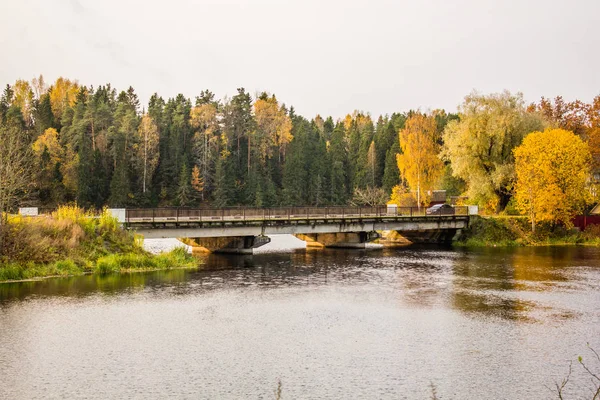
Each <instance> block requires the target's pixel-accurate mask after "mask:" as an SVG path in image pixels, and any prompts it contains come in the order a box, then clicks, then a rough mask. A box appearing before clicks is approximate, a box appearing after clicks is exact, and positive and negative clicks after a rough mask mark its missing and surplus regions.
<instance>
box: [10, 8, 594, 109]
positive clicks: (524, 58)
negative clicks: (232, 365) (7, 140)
mask: <svg viewBox="0 0 600 400" xmlns="http://www.w3.org/2000/svg"><path fill="white" fill-rule="evenodd" d="M599 27H600V1H598V0H570V1H562V0H561V1H558V0H555V1H553V0H519V1H516V0H496V1H491V0H412V1H405V0H396V1H385V0H369V1H365V0H363V1H353V0H346V1H342V0H278V1H275V0H273V1H265V0H260V1H258V0H253V1H250V0H247V1H243V0H238V1H232V0H221V1H218V0H214V1H206V0H199V1H192V0H170V1H164V0H162V1H151V0H140V1H130V0H102V1H97V0H53V1H49V0H19V1H12V0H0V51H1V53H0V54H2V57H1V58H0V84H1V85H2V86H4V85H6V84H7V83H10V84H12V83H13V82H14V81H15V80H17V79H27V80H30V79H31V78H33V77H34V76H38V75H39V74H43V75H44V78H45V79H46V81H47V82H51V81H54V80H55V79H56V78H58V77H59V76H63V77H66V78H70V79H76V80H78V81H79V83H81V84H84V85H94V86H98V85H100V84H105V83H108V82H110V83H111V84H112V85H113V87H116V88H117V89H119V90H124V89H127V88H128V87H129V86H133V87H134V89H135V90H136V92H137V93H138V95H139V96H140V100H141V101H142V103H146V102H147V101H148V99H149V97H150V96H151V94H152V93H154V92H158V93H159V94H160V95H161V96H163V97H164V98H168V97H173V96H175V95H177V94H178V93H183V94H184V95H185V96H186V97H190V98H192V99H193V98H194V97H195V96H196V95H198V94H199V93H200V92H201V91H202V90H204V89H210V90H211V91H212V92H214V93H215V94H216V96H217V97H218V98H223V97H225V96H229V97H231V96H233V95H235V93H236V89H237V88H239V87H244V88H245V89H246V90H247V91H249V92H250V93H251V94H256V93H260V92H262V91H267V92H269V93H274V94H275V95H276V96H277V98H278V99H279V100H280V101H282V102H284V103H285V104H286V105H288V106H290V105H292V106H294V107H295V109H296V112H297V113H299V114H302V115H304V116H306V117H309V118H312V117H314V116H315V115H316V114H321V115H332V116H334V117H336V118H338V117H343V116H344V115H345V114H347V113H351V112H352V111H353V110H360V111H363V112H369V113H371V115H374V116H376V115H379V114H386V113H389V114H391V113H392V112H397V111H407V110H409V109H417V108H419V109H421V110H424V111H427V110H432V109H436V108H444V109H446V110H447V111H449V112H453V111H455V110H456V109H457V106H458V105H459V104H460V103H461V102H462V100H463V99H464V96H465V95H467V94H468V93H470V92H471V91H473V90H477V91H479V92H481V93H492V92H500V91H502V90H505V89H506V90H510V91H511V92H519V91H520V92H523V94H524V96H525V99H526V101H528V102H531V101H537V100H539V99H540V97H541V96H545V97H555V96H558V95H562V96H563V97H564V98H565V99H567V100H572V99H575V98H578V99H581V100H583V101H586V102H590V101H591V100H592V99H593V98H594V97H595V96H597V95H600V29H599Z"/></svg>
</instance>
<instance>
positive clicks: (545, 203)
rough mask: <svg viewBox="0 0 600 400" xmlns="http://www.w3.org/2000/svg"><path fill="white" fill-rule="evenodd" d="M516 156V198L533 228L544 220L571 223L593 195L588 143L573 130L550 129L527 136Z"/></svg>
mask: <svg viewBox="0 0 600 400" xmlns="http://www.w3.org/2000/svg"><path fill="white" fill-rule="evenodd" d="M514 155H515V163H516V175H517V180H516V184H515V196H516V201H517V204H518V207H519V209H520V210H521V211H522V212H523V213H524V214H526V215H528V216H529V218H530V221H531V229H532V230H533V231H535V226H536V223H538V222H541V221H548V222H551V223H562V224H564V225H566V226H570V224H571V219H572V218H573V217H574V216H575V215H576V214H578V213H580V212H581V211H582V210H583V207H584V206H585V203H586V200H588V198H589V191H588V190H586V182H587V180H588V178H589V165H590V161H591V155H590V151H589V147H588V145H587V144H586V143H584V141H583V140H582V139H581V138H579V137H578V136H576V135H575V134H574V133H573V132H569V131H565V130H563V129H547V130H545V131H544V132H533V133H531V134H529V135H528V136H527V137H525V139H524V140H523V144H521V145H520V146H519V147H517V148H516V149H515V150H514Z"/></svg>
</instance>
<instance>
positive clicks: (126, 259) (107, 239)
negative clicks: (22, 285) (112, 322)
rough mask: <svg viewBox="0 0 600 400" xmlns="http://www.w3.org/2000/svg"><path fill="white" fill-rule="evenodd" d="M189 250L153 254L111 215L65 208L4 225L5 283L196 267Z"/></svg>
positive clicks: (0, 261) (0, 254) (1, 259)
mask: <svg viewBox="0 0 600 400" xmlns="http://www.w3.org/2000/svg"><path fill="white" fill-rule="evenodd" d="M197 265H198V263H197V260H196V259H194V258H193V257H192V256H191V255H189V254H187V253H186V252H185V250H184V249H183V248H179V249H175V250H173V251H171V252H169V253H163V254H159V255H152V254H150V253H148V252H146V251H145V250H144V249H143V248H142V246H141V240H140V239H139V238H136V237H134V235H133V234H132V233H131V232H128V231H125V230H123V229H121V228H120V227H119V224H118V222H117V220H116V219H115V218H114V217H112V216H111V215H110V214H108V213H107V212H104V213H102V214H101V215H100V216H93V215H92V214H89V213H86V212H84V211H83V210H81V209H79V208H77V207H62V208H60V209H59V210H58V211H56V212H55V213H53V214H52V215H51V216H40V217H22V216H10V217H9V218H8V223H7V224H5V225H3V226H2V242H1V247H0V282H2V281H10V280H23V279H32V278H39V277H49V276H69V275H80V274H84V273H99V274H107V273H117V272H133V271H144V270H156V269H170V268H193V267H196V266H197Z"/></svg>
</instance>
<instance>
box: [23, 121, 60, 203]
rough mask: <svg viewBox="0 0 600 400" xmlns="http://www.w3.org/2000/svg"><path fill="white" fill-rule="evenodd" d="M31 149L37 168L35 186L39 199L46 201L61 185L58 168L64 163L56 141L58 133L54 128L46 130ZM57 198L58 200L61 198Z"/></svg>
mask: <svg viewBox="0 0 600 400" xmlns="http://www.w3.org/2000/svg"><path fill="white" fill-rule="evenodd" d="M31 147H32V150H33V155H34V160H35V163H36V165H37V166H38V168H37V171H38V173H37V176H36V178H37V179H35V186H36V188H37V189H38V190H39V196H40V199H41V200H42V201H44V200H48V199H50V198H51V197H53V196H52V193H51V192H52V191H53V190H56V189H58V187H59V186H60V185H62V174H60V166H61V165H62V164H63V163H64V162H65V160H64V153H65V151H64V149H63V148H62V146H61V145H60V143H59V141H58V132H56V129H54V128H48V129H46V131H45V132H44V133H43V134H42V135H40V136H39V137H38V138H37V139H36V141H35V142H34V143H33V145H32V146H31ZM57 179H58V180H57ZM61 191H62V190H61ZM57 197H58V198H59V199H60V198H61V197H62V196H61V195H59V196H57Z"/></svg>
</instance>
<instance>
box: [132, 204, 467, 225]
mask: <svg viewBox="0 0 600 400" xmlns="http://www.w3.org/2000/svg"><path fill="white" fill-rule="evenodd" d="M453 215H457V216H466V215H468V207H466V206H456V207H452V208H451V209H448V208H446V209H440V210H438V211H436V212H433V213H429V212H428V211H427V209H426V208H424V207H421V208H417V207H387V206H373V207H345V206H334V207H275V208H241V207H238V208H219V209H208V208H136V209H127V210H126V215H125V220H126V222H128V223H144V222H151V223H153V222H210V221H270V220H289V221H292V220H309V219H313V220H314V219H346V218H359V219H362V218H384V217H432V218H435V217H442V216H453Z"/></svg>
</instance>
